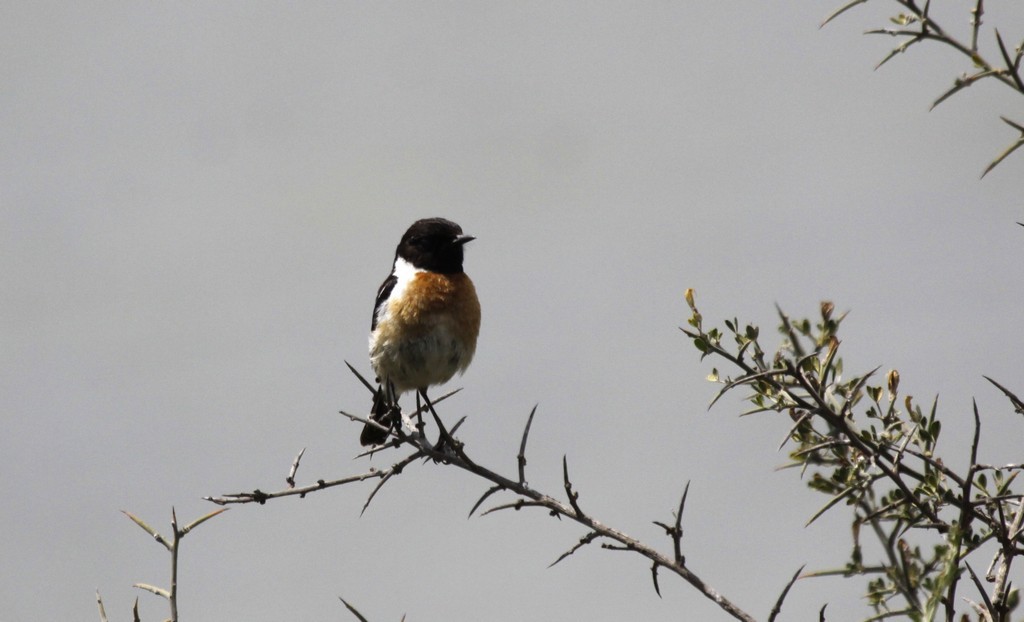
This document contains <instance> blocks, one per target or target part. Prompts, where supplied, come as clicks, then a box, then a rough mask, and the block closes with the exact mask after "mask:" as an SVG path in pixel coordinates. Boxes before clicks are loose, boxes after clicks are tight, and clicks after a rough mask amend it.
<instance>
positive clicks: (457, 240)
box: [452, 235, 476, 246]
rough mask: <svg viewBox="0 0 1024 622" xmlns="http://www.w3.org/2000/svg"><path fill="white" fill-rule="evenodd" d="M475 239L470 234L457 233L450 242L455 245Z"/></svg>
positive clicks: (461, 244)
mask: <svg viewBox="0 0 1024 622" xmlns="http://www.w3.org/2000/svg"><path fill="white" fill-rule="evenodd" d="M475 239H476V238H475V237H473V236H471V235H459V236H455V240H453V241H452V244H454V245H456V246H463V245H465V244H466V243H468V242H472V241H473V240H475Z"/></svg>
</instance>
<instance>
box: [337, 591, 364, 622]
mask: <svg viewBox="0 0 1024 622" xmlns="http://www.w3.org/2000/svg"><path fill="white" fill-rule="evenodd" d="M338 600H340V601H341V602H342V604H343V605H345V608H346V609H348V610H349V611H350V612H352V615H354V616H355V617H356V618H357V619H358V620H359V622H369V621H368V620H367V619H366V618H365V617H363V614H361V613H359V610H358V609H356V608H355V607H353V606H352V605H350V604H349V603H348V601H347V600H345V599H344V598H342V597H341V596H339V597H338Z"/></svg>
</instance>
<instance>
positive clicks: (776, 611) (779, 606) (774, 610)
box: [768, 564, 806, 622]
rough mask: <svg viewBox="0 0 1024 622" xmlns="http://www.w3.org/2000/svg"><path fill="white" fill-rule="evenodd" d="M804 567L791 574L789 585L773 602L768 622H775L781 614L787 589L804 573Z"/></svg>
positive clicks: (787, 592)
mask: <svg viewBox="0 0 1024 622" xmlns="http://www.w3.org/2000/svg"><path fill="white" fill-rule="evenodd" d="M804 566H806V564H804ZM804 566H800V567H799V568H797V569H796V572H794V573H793V578H792V579H790V580H789V583H787V584H786V587H785V588H783V589H782V593H781V594H779V599H778V600H777V601H775V606H774V607H772V611H771V613H770V614H768V622H775V618H777V617H778V615H779V614H780V613H782V602H783V601H784V600H786V595H787V594H789V589H790V588H791V587H793V584H794V583H796V580H797V579H799V578H800V573H801V572H803V571H804Z"/></svg>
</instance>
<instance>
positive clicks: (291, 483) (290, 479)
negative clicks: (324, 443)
mask: <svg viewBox="0 0 1024 622" xmlns="http://www.w3.org/2000/svg"><path fill="white" fill-rule="evenodd" d="M304 453H306V448H305V447H303V448H302V451H300V452H299V455H297V456H295V460H294V461H293V462H292V468H291V469H290V470H289V471H288V477H286V478H285V480H284V481H286V482H288V487H289V488H295V474H296V473H297V472H298V470H299V461H300V460H302V454H304Z"/></svg>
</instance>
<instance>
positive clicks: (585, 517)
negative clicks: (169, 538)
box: [205, 370, 788, 622]
mask: <svg viewBox="0 0 1024 622" xmlns="http://www.w3.org/2000/svg"><path fill="white" fill-rule="evenodd" d="M353 371H355V370H353ZM445 397H447V396H445ZM442 399H443V398H442ZM440 401H441V399H438V400H435V401H434V402H433V404H436V403H437V402H440ZM427 407H428V408H429V409H431V410H432V404H431V403H430V402H428V403H427ZM535 412H536V407H535V408H534V410H533V411H531V413H530V417H529V418H528V420H527V424H526V428H525V429H524V431H523V437H522V442H521V443H520V448H519V454H518V456H517V465H518V473H517V476H518V477H517V479H512V478H510V477H506V476H504V475H501V474H499V473H497V472H495V471H492V470H491V469H488V468H487V467H484V466H482V465H480V464H479V463H477V462H476V461H474V460H472V459H470V457H469V456H468V455H467V453H466V450H465V445H464V444H463V443H462V442H461V441H460V440H458V439H457V438H456V437H454V436H452V433H453V432H454V431H455V429H456V428H457V427H458V426H453V427H452V430H451V431H448V430H446V429H445V428H444V426H443V424H441V421H440V418H438V419H437V423H438V424H439V437H440V438H439V440H438V442H437V443H436V444H434V443H431V442H430V441H429V440H428V439H427V438H426V437H425V435H423V434H422V433H421V432H420V431H418V430H417V429H416V427H415V426H408V425H407V426H406V429H402V428H401V427H400V428H397V429H395V430H391V431H390V435H391V439H390V441H389V442H388V444H386V445H385V447H395V448H401V447H408V448H410V449H411V450H412V452H411V453H410V454H409V455H407V456H406V457H404V458H402V459H401V460H399V461H397V462H396V463H395V464H394V465H392V466H391V467H390V468H388V469H383V470H381V469H374V468H371V469H369V470H368V471H366V472H364V473H360V474H356V475H350V476H347V477H342V478H337V479H333V480H324V479H321V480H318V481H317V482H316V483H315V484H312V485H307V486H297V487H289V488H285V489H282V490H278V491H274V492H264V491H262V490H259V489H256V490H253V491H251V492H241V493H233V494H225V495H221V496H218V497H205V499H206V500H208V501H211V502H213V503H216V504H218V505H229V504H244V503H258V504H264V503H266V502H267V501H270V500H271V499H277V498H281V497H288V496H299V497H300V498H301V497H304V496H305V495H307V494H311V493H314V492H318V491H321V490H326V489H328V488H332V487H335V486H342V485H345V484H352V483H355V482H360V481H364V480H372V479H376V480H379V481H378V483H377V486H376V487H375V488H374V489H373V491H371V493H370V495H369V498H368V499H367V501H366V504H365V505H364V507H363V510H364V511H365V510H366V507H367V506H368V505H369V503H370V502H371V501H372V499H373V497H374V495H376V494H377V492H378V491H379V490H380V489H381V488H382V487H383V486H384V484H385V483H387V481H389V480H390V478H392V477H394V476H395V475H398V474H400V473H402V472H403V470H404V469H405V467H407V466H408V465H409V464H411V463H412V462H415V461H417V460H420V459H424V460H430V461H433V462H435V463H438V464H444V465H448V466H452V467H455V468H458V469H462V470H463V471H467V472H469V473H472V474H473V475H476V476H477V477H480V478H482V479H484V480H487V481H488V482H490V483H491V484H493V485H492V486H491V487H490V488H489V489H488V490H487V491H486V492H485V493H484V494H483V495H482V496H481V498H480V499H479V501H477V502H476V504H475V505H474V506H473V508H472V509H471V510H470V515H472V514H473V513H474V512H475V511H476V510H477V509H479V508H480V506H481V505H482V504H483V503H484V501H485V500H487V499H488V498H490V497H491V496H492V495H494V494H497V493H499V492H508V493H512V494H513V495H515V496H516V497H518V498H517V499H516V500H515V501H513V502H509V503H503V504H499V505H496V506H494V507H491V508H490V509H488V510H486V511H485V512H483V514H482V515H486V514H489V513H492V512H497V511H501V510H505V509H515V510H519V509H522V508H526V507H538V508H543V509H545V510H547V511H548V513H549V514H551V515H552V516H555V517H562V518H567V519H569V520H572V521H574V522H576V523H579V524H580V525H582V526H584V527H585V528H586V529H587V530H588V531H587V533H586V534H585V535H584V536H582V537H581V538H580V540H579V542H578V543H576V544H575V545H574V546H573V547H572V548H570V549H569V550H568V551H566V552H565V553H563V554H562V555H561V556H560V557H558V558H557V559H556V560H555V561H554V562H553V563H552V565H555V564H557V563H559V562H561V561H562V560H564V559H565V558H567V557H569V556H571V555H572V554H573V553H575V552H576V551H577V550H579V549H580V548H582V547H584V546H585V545H587V544H590V543H591V542H593V541H595V540H598V539H604V540H607V541H608V543H606V544H604V545H603V547H602V548H606V549H614V550H624V551H632V552H635V553H637V554H639V555H641V556H643V557H645V558H647V559H648V560H649V561H650V562H651V563H652V572H653V575H654V586H655V590H657V591H659V595H660V588H659V586H658V582H657V570H658V568H659V567H660V568H663V569H665V570H667V571H669V572H671V573H673V574H675V575H677V576H679V577H680V578H682V579H683V580H684V581H686V582H687V583H689V584H690V585H691V586H693V587H694V588H695V589H697V590H698V591H699V592H700V593H701V594H703V595H704V596H705V597H706V598H708V599H710V600H711V601H713V602H714V603H715V604H717V605H718V606H719V607H720V608H721V609H722V610H723V611H725V612H726V613H727V614H729V615H730V616H732V617H733V618H735V619H737V620H743V621H744V622H753V621H754V618H753V617H752V616H751V615H749V614H748V613H746V612H745V611H743V610H742V609H740V608H739V607H738V606H736V605H735V604H734V603H733V602H732V601H730V600H729V599H728V598H726V597H725V596H724V595H722V594H721V593H719V592H718V591H717V590H716V589H714V588H713V587H712V586H710V585H708V584H707V583H705V582H704V580H703V579H701V578H700V577H699V576H698V575H697V574H695V573H694V572H693V571H691V570H690V569H689V568H688V567H687V566H686V560H685V558H684V557H683V555H682V551H681V543H680V542H681V538H682V527H681V520H682V510H683V506H684V504H685V502H686V493H685V492H684V494H683V499H682V501H681V502H680V505H679V512H678V513H677V514H676V521H675V525H674V527H672V528H668V529H667V531H668V532H669V535H670V536H671V537H672V543H673V555H672V556H668V555H665V554H663V553H661V552H660V551H658V550H656V549H655V548H653V547H651V546H649V545H647V544H644V543H643V542H641V541H639V540H637V539H636V538H633V537H632V536H629V535H627V534H625V533H623V532H622V531H619V530H618V529H615V528H613V527H610V526H608V525H605V524H603V523H602V522H600V521H599V520H597V519H596V518H594V517H593V516H590V515H589V514H585V513H584V512H583V511H582V510H581V509H580V506H579V503H578V497H579V493H578V492H577V491H576V490H575V489H574V487H573V484H572V481H571V480H570V479H569V467H568V460H567V459H566V458H565V457H563V461H562V473H563V484H564V488H565V493H566V495H567V497H568V502H567V503H563V502H562V501H559V500H558V499H556V498H555V497H553V496H551V495H547V494H545V493H543V492H540V491H539V490H536V489H535V488H532V487H530V486H529V485H528V484H527V483H526V476H525V465H526V457H525V451H526V438H527V435H528V433H529V427H530V425H531V424H532V422H533V417H534V414H535ZM341 414H342V415H344V416H346V417H348V418H349V419H350V420H352V421H355V422H360V423H363V424H365V423H366V422H367V419H366V418H364V417H360V416H357V415H353V414H350V413H346V412H342V413H341ZM435 416H436V413H435ZM460 423H461V422H460ZM373 451H374V450H371V451H370V452H367V453H373ZM377 451H379V449H378V450H377ZM688 490H689V485H687V491H688ZM659 524H660V523H659ZM787 591H788V588H787ZM780 606H781V601H780Z"/></svg>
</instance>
